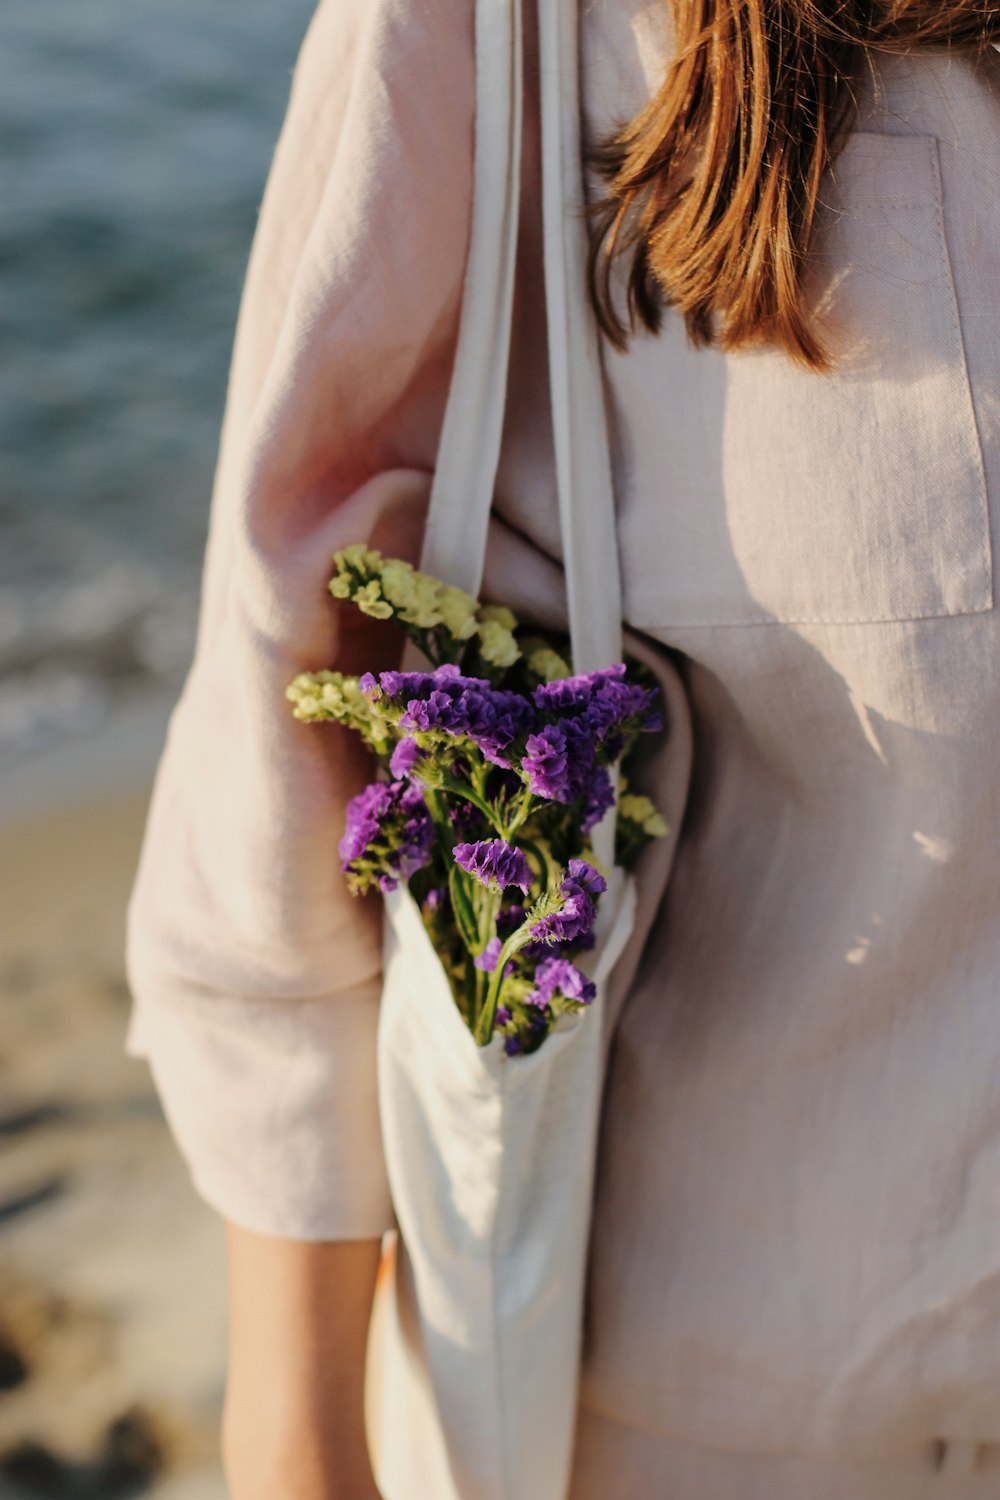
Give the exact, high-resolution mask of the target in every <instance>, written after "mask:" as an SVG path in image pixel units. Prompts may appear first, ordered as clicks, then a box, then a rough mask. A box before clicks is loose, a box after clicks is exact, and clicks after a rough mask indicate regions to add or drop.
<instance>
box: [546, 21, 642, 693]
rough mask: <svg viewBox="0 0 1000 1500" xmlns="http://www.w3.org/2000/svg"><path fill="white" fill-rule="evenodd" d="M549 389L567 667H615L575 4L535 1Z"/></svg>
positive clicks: (611, 504) (618, 648) (614, 591)
mask: <svg viewBox="0 0 1000 1500" xmlns="http://www.w3.org/2000/svg"><path fill="white" fill-rule="evenodd" d="M538 18H539V43H540V70H541V96H542V97H541V103H542V210H543V236H544V247H545V303H546V309H547V314H548V334H549V385H550V387H551V392H552V430H553V437H554V441H555V457H556V481H557V485H558V492H559V523H560V532H561V536H562V550H563V563H564V567H565V570H566V591H567V596H568V603H569V626H570V639H571V642H572V650H573V666H574V670H575V671H577V672H593V671H597V670H598V669H599V668H600V667H607V666H610V664H611V663H612V662H615V661H618V660H620V658H621V652H622V597H621V577H620V572H619V559H618V538H617V533H616V527H615V500H614V487H613V484H612V478H611V455H610V446H609V442H608V427H607V413H606V411H605V406H604V387H603V382H602V379H601V360H600V352H599V344H598V333H597V325H596V321H595V318H594V315H593V310H592V308H591V306H590V300H589V297H588V296H587V272H586V265H587V229H586V222H585V219H584V191H583V166H582V153H581V148H580V88H579V63H578V57H579V51H578V48H579V38H578V20H577V0H539V5H538Z"/></svg>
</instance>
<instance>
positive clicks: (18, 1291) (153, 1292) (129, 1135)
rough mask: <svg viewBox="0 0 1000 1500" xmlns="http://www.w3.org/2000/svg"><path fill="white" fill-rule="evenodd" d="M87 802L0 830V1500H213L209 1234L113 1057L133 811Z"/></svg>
mask: <svg viewBox="0 0 1000 1500" xmlns="http://www.w3.org/2000/svg"><path fill="white" fill-rule="evenodd" d="M116 779H119V780H121V779H120V778H116ZM99 782H100V778H98V779H97V780H96V781H95V782H94V783H93V787H92V789H91V792H90V794H89V795H88V797H87V799H86V800H84V801H79V800H78V801H76V802H75V803H74V802H73V801H69V805H59V806H55V805H52V799H51V798H50V799H48V804H47V801H46V798H44V797H38V796H35V797H32V798H28V799H26V801H25V803H24V805H25V806H30V807H31V811H30V813H29V814H28V815H27V816H24V815H22V816H21V817H20V818H19V819H18V818H16V817H15V818H14V820H13V821H11V820H10V814H8V818H7V821H6V822H5V823H4V825H3V826H0V880H2V896H0V1500H28V1497H35V1500H37V1497H39V1496H53V1497H55V1496H59V1497H66V1500H72V1497H79V1500H85V1497H86V1500H115V1497H116V1496H122V1497H124V1496H138V1495H147V1494H148V1495H150V1496H153V1497H155V1500H224V1496H225V1487H224V1485H223V1482H222V1479H221V1475H220V1470H219V1467H218V1458H217V1424H218V1417H219V1409H220V1404H221V1397H222V1380H223V1355H224V1334H225V1327H224V1301H223V1281H222V1233H221V1226H220V1224H219V1222H218V1220H217V1219H216V1217H215V1216H214V1214H212V1212H211V1211H210V1210H209V1209H207V1208H206V1207H205V1206H204V1205H203V1204H201V1202H200V1201H199V1200H198V1199H197V1198H196V1197H195V1195H194V1193H193V1191H192V1189H191V1187H190V1185H189V1183H188V1178H187V1174H186V1171H185V1168H184V1166H183V1164H182V1163H181V1162H180V1160H179V1158H178V1156H177V1154H176V1151H175V1148H174V1146H173V1144H172V1142H171V1141H170V1139H169V1136H168V1134H167V1131H166V1127H165V1125H164V1122H163V1119H162V1115H161V1112H160V1108H159V1105H158V1103H157V1101H156V1098H155V1095H154V1092H153V1089H152V1087H151V1083H150V1079H149V1075H148V1072H147V1069H146V1067H145V1064H143V1063H141V1062H137V1061H134V1060H132V1059H130V1058H127V1057H126V1056H125V1055H124V1053H123V1050H122V1041H123V1037H124V1032H125V1025H126V1021H127V1017H128V1004H129V1001H128V995H127V991H126V987H125V981H124V974H123V962H122V946H123V934H124V908H125V902H126V898H127V895H128V891H129V888H130V885H131V880H132V874H133V871H134V867H135V862H136V859H137V856H138V849H139V840H140V837H141V831H142V823H143V816H144V810H145V803H146V790H145V788H144V787H142V784H141V781H140V782H139V788H140V789H137V790H130V791H118V792H112V791H110V790H109V789H108V788H107V787H106V786H100V785H99ZM132 784H133V785H135V782H133V783H132ZM78 796H79V793H78ZM57 800H58V801H59V802H60V803H61V804H65V802H66V799H65V798H60V799H57Z"/></svg>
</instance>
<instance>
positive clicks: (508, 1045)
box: [503, 1036, 523, 1057]
mask: <svg viewBox="0 0 1000 1500" xmlns="http://www.w3.org/2000/svg"><path fill="white" fill-rule="evenodd" d="M503 1050H504V1051H505V1052H506V1054H507V1056H508V1057H516V1056H517V1054H518V1053H519V1052H521V1051H522V1050H523V1048H522V1044H521V1038H520V1037H519V1036H508V1037H504V1043H503Z"/></svg>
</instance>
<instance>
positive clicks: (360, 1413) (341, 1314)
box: [222, 1224, 379, 1500]
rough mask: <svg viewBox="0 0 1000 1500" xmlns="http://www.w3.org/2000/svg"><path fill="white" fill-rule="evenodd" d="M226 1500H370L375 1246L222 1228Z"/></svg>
mask: <svg viewBox="0 0 1000 1500" xmlns="http://www.w3.org/2000/svg"><path fill="white" fill-rule="evenodd" d="M227 1245H228V1254H229V1310H230V1311H229V1318H230V1327H229V1377H228V1382H227V1388H226V1402H225V1410H224V1414H223V1422H222V1452H223V1462H224V1466H225V1471H226V1478H227V1481H228V1483H229V1488H230V1495H231V1500H378V1491H377V1489H376V1488H375V1481H374V1479H373V1478H372V1472H371V1466H370V1463H369V1459H368V1450H367V1446H366V1443H365V1431H364V1366H365V1349H366V1344H367V1337H368V1323H369V1318H370V1315H371V1306H372V1295H373V1292H374V1287H375V1277H376V1273H377V1270H378V1263H379V1242H378V1241H377V1240H367V1241H363V1242H361V1241H359V1242H348V1241H344V1242H342V1243H337V1244H320V1243H309V1242H305V1241H300V1240H282V1239H272V1238H270V1237H269V1236H266V1235H258V1234H253V1233H251V1232H250V1231H249V1230H246V1229H240V1228H238V1227H237V1226H235V1225H233V1224H229V1225H227Z"/></svg>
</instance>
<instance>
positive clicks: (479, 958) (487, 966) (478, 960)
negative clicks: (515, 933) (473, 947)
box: [472, 937, 503, 974]
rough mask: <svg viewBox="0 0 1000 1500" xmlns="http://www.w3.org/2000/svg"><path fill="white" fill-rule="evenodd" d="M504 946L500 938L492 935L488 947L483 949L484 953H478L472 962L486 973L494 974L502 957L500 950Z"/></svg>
mask: <svg viewBox="0 0 1000 1500" xmlns="http://www.w3.org/2000/svg"><path fill="white" fill-rule="evenodd" d="M502 947H503V943H502V942H501V940H500V938H498V937H492V938H490V940H489V942H488V943H487V944H486V947H485V948H484V949H483V951H482V953H477V954H476V955H475V957H474V958H473V960H472V962H473V963H474V964H475V966H476V968H477V969H482V971H483V973H484V974H492V973H493V970H494V969H495V968H496V966H497V960H498V959H499V957H500V950H501V948H502Z"/></svg>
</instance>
